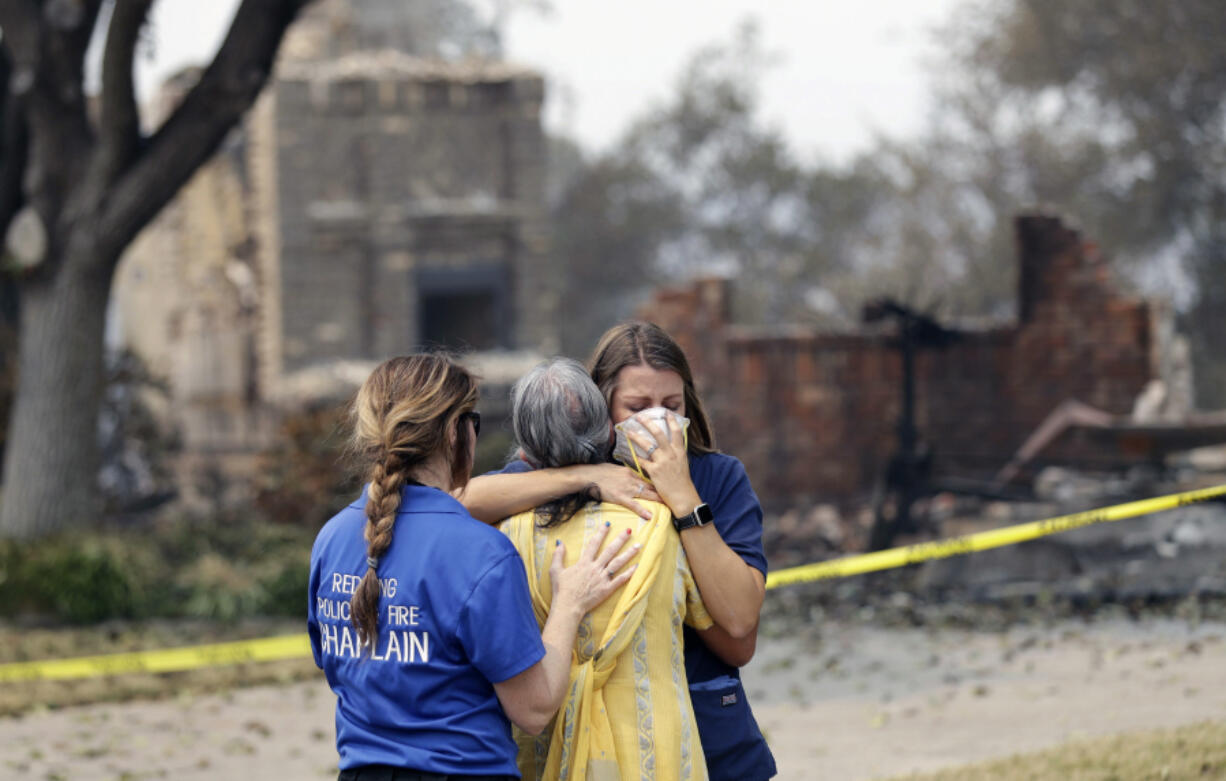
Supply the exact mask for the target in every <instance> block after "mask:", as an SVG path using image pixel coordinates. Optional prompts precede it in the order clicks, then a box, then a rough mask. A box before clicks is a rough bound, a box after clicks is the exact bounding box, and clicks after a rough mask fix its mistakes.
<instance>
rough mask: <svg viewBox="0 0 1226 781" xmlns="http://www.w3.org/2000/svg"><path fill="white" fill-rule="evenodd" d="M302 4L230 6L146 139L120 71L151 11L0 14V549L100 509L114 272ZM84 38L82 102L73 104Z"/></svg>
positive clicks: (109, 6)
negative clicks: (0, 93) (4, 349)
mask: <svg viewBox="0 0 1226 781" xmlns="http://www.w3.org/2000/svg"><path fill="white" fill-rule="evenodd" d="M306 1H307V0H244V2H243V3H242V4H241V5H240V6H239V8H238V10H237V11H236V12H235V17H234V20H233V22H232V24H231V26H230V30H229V32H228V33H227V34H226V37H225V40H224V42H223V43H222V45H221V48H220V49H219V50H218V52H217V55H216V56H215V57H214V59H213V62H212V63H210V64H209V66H208V67H207V68H206V69H205V70H204V72H203V74H202V75H201V77H200V79H199V81H198V82H197V83H196V85H195V86H194V87H192V89H191V90H190V91H189V92H188V93H187V95H186V96H185V97H184V99H183V101H182V102H181V103H180V104H179V106H178V107H177V108H176V109H175V110H174V112H173V113H171V115H170V116H169V117H168V118H167V119H166V121H165V122H164V123H163V124H162V125H161V126H160V127H158V128H157V129H156V130H155V131H154V132H153V133H152V135H149V136H145V135H144V134H143V132H142V127H141V117H140V111H139V109H138V107H137V101H136V92H135V88H134V85H133V78H132V67H133V61H134V58H135V52H136V47H137V43H138V41H139V40H140V36H141V30H142V29H143V28H144V26H145V23H146V20H147V17H148V13H149V9H150V8H151V6H152V5H153V0H125V1H124V2H112V3H104V2H103V0H46V1H45V2H38V1H36V0H7V1H6V2H4V3H0V35H2V36H3V37H0V49H2V51H3V58H4V63H3V68H4V69H7V70H8V71H9V78H8V79H6V80H5V86H6V95H5V97H4V99H3V102H0V111H2V112H3V116H0V128H5V129H6V134H5V138H4V141H3V144H4V146H3V148H2V149H0V153H2V154H3V163H2V164H0V173H3V175H4V176H8V177H15V178H12V179H8V180H4V181H0V201H3V204H0V205H3V206H4V208H5V211H4V212H3V213H0V220H3V222H2V223H0V231H5V232H6V239H7V240H6V245H7V250H8V253H7V261H8V264H9V265H10V266H12V267H13V271H14V272H15V274H16V287H17V290H18V294H19V300H20V319H19V330H18V371H17V387H16V393H15V398H14V401H13V410H12V415H11V418H10V420H11V423H10V426H9V430H8V432H7V442H6V458H5V463H4V494H3V502H2V503H0V534H3V535H10V536H35V535H42V534H46V533H48V532H51V531H53V530H55V529H56V528H58V527H61V526H66V525H68V526H70V525H74V524H81V523H85V522H87V521H88V520H89V519H90V518H91V517H93V516H94V515H95V514H96V513H97V512H98V510H99V509H100V506H99V502H98V495H99V494H98V486H97V483H96V481H95V480H93V479H91V478H92V476H93V475H95V474H96V473H97V470H98V465H99V443H98V437H97V427H98V412H99V406H100V403H101V400H102V395H103V387H104V382H105V368H104V364H103V331H104V327H103V326H104V322H105V315H106V307H107V301H108V298H109V294H110V285H111V279H112V277H113V275H114V271H115V267H116V265H117V264H118V263H119V258H120V256H121V255H122V253H123V250H124V248H125V247H127V245H128V244H129V242H131V241H132V239H133V238H135V237H136V235H137V233H138V232H139V231H140V229H141V228H143V227H144V226H145V225H146V224H147V223H148V222H149V221H150V220H152V219H153V217H154V216H155V215H156V214H157V213H158V211H159V210H161V208H162V207H163V206H164V205H165V204H166V203H167V202H168V201H169V200H170V199H171V198H172V197H173V196H174V194H175V193H176V192H177V191H178V190H179V188H180V187H182V186H183V184H184V183H186V182H187V180H188V179H189V178H190V177H191V175H192V173H193V172H195V170H196V169H197V168H199V167H200V165H202V164H203V163H204V162H205V161H207V160H208V159H209V157H210V156H212V154H213V152H214V151H216V149H217V148H218V146H219V145H220V144H221V142H222V140H223V139H224V138H225V136H226V134H227V133H228V132H229V131H230V129H231V128H233V127H234V125H235V124H236V123H237V122H238V120H239V118H240V117H241V116H242V115H243V113H244V112H245V111H246V110H247V109H248V108H249V107H250V106H251V104H252V103H253V102H254V100H255V98H256V95H258V94H259V92H260V89H261V88H262V87H263V85H264V82H265V81H266V80H267V78H268V75H269V72H270V70H271V68H272V64H273V60H274V57H275V55H276V52H277V49H278V47H279V46H280V43H281V39H282V36H283V35H284V33H285V30H286V28H287V27H288V26H289V24H290V22H292V21H293V19H294V17H295V16H296V15H297V13H298V11H299V9H300V8H301V7H302V6H303V5H304V4H305V3H306ZM95 28H98V30H97V32H98V35H99V38H100V39H102V40H104V43H103V44H102V45H103V49H102V68H101V88H100V91H99V94H98V95H97V97H96V101H95V100H94V99H88V100H87V98H90V96H87V94H86V91H85V54H86V50H87V48H88V46H89V43H90V41H91V39H92V38H93V37H94V35H95V32H96V29H95ZM87 104H90V105H87ZM13 127H19V128H20V131H19V132H14V131H12V128H13Z"/></svg>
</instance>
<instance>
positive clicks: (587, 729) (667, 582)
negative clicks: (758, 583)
mask: <svg viewBox="0 0 1226 781" xmlns="http://www.w3.org/2000/svg"><path fill="white" fill-rule="evenodd" d="M645 504H647V506H649V507H651V508H652V509H653V510H654V512H653V517H652V519H651V520H650V521H642V519H640V518H638V517H637V516H635V515H634V514H632V513H630V512H629V511H628V510H625V509H624V508H621V507H618V506H616V505H610V504H604V505H598V504H589V505H588V506H587V507H585V508H584V509H583V510H581V511H580V512H579V513H577V514H576V515H575V516H574V517H573V518H571V519H570V520H569V521H567V522H565V523H562V524H559V525H558V526H556V527H552V528H549V529H541V528H538V527H537V526H536V518H535V514H534V513H522V514H520V515H518V516H515V517H514V518H511V519H510V520H508V521H507V522H506V523H505V524H504V525H503V531H504V532H505V533H506V534H507V536H508V537H510V539H511V541H512V542H513V543H514V544H515V547H516V548H517V549H518V550H519V552H520V554H521V556H523V559H524V564H525V567H526V569H527V573H528V584H529V587H530V590H531V593H532V604H533V608H534V609H535V611H536V617H537V621H538V622H539V623H540V624H541V625H542V626H543V625H544V623H545V618H546V617H547V615H548V613H549V603H550V600H551V598H552V584H551V583H550V579H549V561H550V559H551V558H552V554H553V549H554V541H555V540H558V539H560V540H562V542H564V543H565V545H566V564H567V566H569V565H570V564H572V563H574V561H575V559H576V558H577V557H578V555H579V553H580V551H581V550H582V547H583V543H584V541H585V539H586V538H587V537H588V536H589V535H590V534H591V533H593V532H594V531H596V530H598V528H599V526H600V525H603V524H604V523H605V522H606V521H607V522H609V523H611V524H612V529H611V530H610V535H609V538H610V539H611V538H612V537H613V535H615V534H617V533H624V531H625V530H626V529H627V528H629V529H630V530H631V540H630V542H628V543H627V544H628V545H629V544H633V543H638V544H640V545H641V546H642V550H641V551H640V553H639V555H638V557H637V558H636V559H635V562H636V563H637V564H638V568H637V569H636V570H635V571H634V574H633V575H632V576H631V578H630V581H629V582H628V583H627V584H626V585H625V586H623V587H622V588H621V589H620V590H619V591H618V592H617V593H615V594H614V595H613V596H612V597H610V598H609V599H608V600H607V601H606V602H605V604H604V605H601V606H600V607H599V608H597V610H595V611H593V613H592V614H589V616H588V618H587V619H585V622H584V624H585V626H581V627H580V633H579V634H580V636H579V638H578V640H577V642H576V644H575V648H574V651H573V654H572V658H571V673H570V682H569V688H568V691H567V695H566V699H565V701H564V702H563V704H562V708H561V709H560V711H559V713H558V715H557V716H556V717H555V718H554V721H553V724H552V725H551V728H547V733H548V753H547V755H546V756H544V757H541V756H539V751H540V749H541V748H542V746H541V744H540V742H539V741H538V740H533V739H527V740H524V739H521V740H520V746H521V751H520V769H521V771H523V772H524V778H525V779H532V778H544V779H551V780H552V779H557V780H558V781H567V780H569V781H579V779H586V780H587V781H620V779H622V778H623V777H625V778H635V779H639V778H642V777H643V770H644V767H650V770H651V776H650V777H654V778H657V779H672V778H685V779H689V778H705V763H704V761H703V758H702V753H701V745H700V744H699V743H698V739H697V731H696V727H694V725H693V711H692V710H691V708H690V702H689V695H688V688H687V686H686V681H685V670H684V665H683V662H682V658H681V654H680V642H681V641H680V634H681V631H680V624H681V619H682V618H685V619H687V623H690V624H691V625H694V626H696V627H697V628H700V629H703V628H706V627H709V626H711V619H710V617H709V616H708V615H707V614H706V609H705V607H703V605H702V602H701V599H700V598H699V597H698V592H697V587H696V586H695V585H694V583H693V578H692V577H691V576H690V573H689V567H688V565H687V564H686V562H685V556H684V552H683V551H682V549H681V547H680V540H679V539H678V535H677V532H676V531H675V530H674V529H673V527H672V522H671V515H670V514H669V512H668V509H667V508H665V507H663V506H662V505H655V504H651V503H645ZM653 594H654V597H653ZM649 607H650V608H651V609H652V610H655V611H660V612H662V613H667V615H665V616H656V617H655V618H656V619H657V620H655V621H653V622H651V623H652V625H653V626H655V627H656V628H655V629H653V630H652V631H651V632H644V631H640V630H642V629H644V627H645V618H646V617H647V611H648V609H649ZM665 634H667V635H670V636H669V637H662V636H661V635H665ZM636 636H637V637H638V638H639V640H638V641H637V642H638V643H639V644H640V645H642V646H643V648H641V649H639V650H638V652H639V653H640V655H641V656H642V660H638V659H636V660H631V659H630V654H628V653H627V651H628V649H629V646H630V644H631V642H632V640H634V639H635V638H636ZM649 644H650V645H653V646H655V647H656V649H657V650H656V653H655V654H654V655H653V657H654V662H655V663H654V667H655V669H654V670H651V671H650V672H649V671H648V670H647V669H643V670H640V671H638V672H637V673H636V674H640V675H642V676H644V677H646V676H647V675H649V674H650V675H651V681H650V695H651V697H650V700H651V702H649V703H648V705H649V706H650V707H651V712H650V714H649V715H648V716H647V719H648V723H647V725H646V728H647V729H649V730H650V731H651V732H652V733H653V735H652V736H650V737H649V738H648V739H649V740H653V741H654V734H659V735H660V736H661V740H662V741H670V742H672V743H674V744H675V743H677V742H678V741H679V740H681V739H683V738H684V739H685V740H686V745H685V746H682V747H680V749H678V750H675V751H674V749H673V748H671V747H669V748H667V749H666V747H665V746H663V745H659V746H656V745H654V744H653V746H652V747H651V748H652V750H651V752H650V757H648V758H647V760H648V761H647V762H644V761H643V760H644V757H643V756H642V753H643V749H642V748H641V747H640V744H641V743H642V740H641V739H639V738H635V739H634V740H627V739H625V733H627V729H626V728H625V724H624V723H623V724H622V725H615V724H613V723H612V721H611V720H613V719H623V720H635V719H636V718H638V719H639V720H642V719H643V718H644V716H643V715H642V710H643V708H642V707H641V703H640V707H639V708H638V709H637V710H638V711H639V713H638V714H637V716H636V712H634V711H633V710H631V709H632V706H627V705H624V704H620V703H619V706H618V707H611V703H607V702H606V697H605V684H606V683H607V682H608V681H609V678H610V676H611V675H612V674H613V672H614V670H615V669H616V668H617V665H618V663H619V660H626V663H627V664H629V665H632V666H635V667H642V668H648V667H649V666H652V665H649V664H646V663H639V662H640V661H641V662H646V661H647V659H648V658H649V657H648V655H647V654H648V652H647V650H646V647H647V646H648V645H649ZM660 668H667V669H660ZM678 668H680V669H678ZM644 683H646V681H644ZM670 688H671V689H673V690H678V689H679V691H674V695H675V696H673V697H668V696H666V694H667V691H668V689H670ZM657 700H659V701H658V702H657ZM626 710H631V712H624V711H626ZM619 727H621V729H619ZM639 728H640V730H641V729H642V728H643V725H639ZM619 732H620V733H623V739H622V740H621V741H619V740H618V735H617V733H619ZM619 743H620V745H619ZM631 743H633V745H628V744H631ZM656 748H659V749H662V750H661V751H657V750H655V749H656ZM673 753H676V754H677V759H676V761H673V760H672V759H671V756H672V754H673ZM630 754H634V755H636V756H633V757H631V756H627V755H630ZM695 755H696V756H695ZM542 759H543V760H544V761H543V763H542V762H541V760H542ZM619 760H620V764H621V765H631V764H632V765H633V766H627V767H619ZM673 765H676V767H677V768H678V771H677V772H673V771H672V770H671V769H670V768H671V767H672V766H673Z"/></svg>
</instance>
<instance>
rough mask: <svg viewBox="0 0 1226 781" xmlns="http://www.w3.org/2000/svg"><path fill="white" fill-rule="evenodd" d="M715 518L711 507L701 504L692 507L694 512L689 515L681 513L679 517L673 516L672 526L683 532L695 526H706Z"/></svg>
mask: <svg viewBox="0 0 1226 781" xmlns="http://www.w3.org/2000/svg"><path fill="white" fill-rule="evenodd" d="M713 520H715V514H714V513H712V512H711V508H710V507H708V506H707V505H706V503H705V502H704V503H703V504H700V505H698V506H697V507H695V508H694V512H692V513H690V514H689V515H683V516H681V517H680V518H673V527H674V528H675V529H676V530H677V531H679V532H683V531H685V530H686V529H693V528H694V527H696V526H706V525H707V524H708V523H710V522H711V521H713Z"/></svg>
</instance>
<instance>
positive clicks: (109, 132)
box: [90, 0, 153, 187]
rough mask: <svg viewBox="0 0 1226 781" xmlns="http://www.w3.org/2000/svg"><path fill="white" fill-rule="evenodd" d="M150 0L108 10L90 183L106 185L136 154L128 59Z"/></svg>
mask: <svg viewBox="0 0 1226 781" xmlns="http://www.w3.org/2000/svg"><path fill="white" fill-rule="evenodd" d="M152 5H153V0H120V2H117V3H116V4H115V10H114V11H113V12H112V13H111V23H110V26H109V27H108V28H107V33H106V49H105V50H104V51H103V54H102V94H101V96H100V101H99V102H100V104H101V105H100V107H99V118H98V146H97V150H96V151H95V153H94V164H93V169H92V171H91V174H92V175H91V177H90V178H91V183H96V185H97V186H100V187H106V186H107V185H109V184H110V183H111V182H112V181H113V180H114V179H115V177H116V176H118V175H119V173H120V172H121V171H123V169H124V168H125V167H127V165H128V164H129V163H130V162H131V161H132V160H133V158H135V157H136V152H137V150H138V149H139V147H140V111H139V109H138V108H137V105H136V88H135V87H134V85H133V81H132V61H133V59H134V57H135V53H136V43H137V40H138V39H139V38H140V31H141V28H142V27H143V26H144V24H145V19H146V17H147V16H148V14H149V8H150V7H151V6H152Z"/></svg>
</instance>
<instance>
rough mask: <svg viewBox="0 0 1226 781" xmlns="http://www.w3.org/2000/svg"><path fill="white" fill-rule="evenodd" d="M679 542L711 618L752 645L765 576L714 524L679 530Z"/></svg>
mask: <svg viewBox="0 0 1226 781" xmlns="http://www.w3.org/2000/svg"><path fill="white" fill-rule="evenodd" d="M693 506H694V507H697V506H698V502H697V501H695V502H694V505H693ZM689 512H693V507H691V508H690V510H689ZM678 514H679V515H686V514H688V513H686V512H679V513H678ZM681 544H682V546H683V547H684V548H685V556H686V558H687V559H689V562H690V570H691V571H692V572H693V573H694V582H695V583H697V584H698V591H699V592H700V593H701V594H702V601H703V602H704V603H705V604H706V606H707V610H708V611H709V612H710V613H711V618H712V619H714V621H715V623H716V624H718V625H719V627H721V628H722V629H723V630H724V631H726V632H727V633H728V635H729V636H730V637H731V639H732V640H737V641H740V640H749V641H750V644H749V645H750V648H751V649H752V647H753V645H754V644H755V643H756V637H757V632H758V617H759V616H760V615H761V613H762V602H763V600H764V599H765V598H766V577H765V576H764V575H763V574H762V573H761V572H759V571H758V570H757V569H755V568H753V567H751V566H749V565H748V564H746V563H745V560H744V559H742V558H741V557H740V555H739V554H738V553H737V552H736V551H734V550H732V548H729V547H728V544H727V543H725V542H724V540H723V539H722V538H721V537H720V536H719V532H718V531H716V530H715V527H714V526H713V525H710V524H708V525H706V526H702V527H699V528H694V529H686V530H685V531H683V532H681ZM711 650H713V651H715V650H716V649H715V648H712V649H711ZM749 654H750V656H752V655H753V651H752V650H750V651H749ZM721 655H722V654H721ZM746 661H748V660H746Z"/></svg>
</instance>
